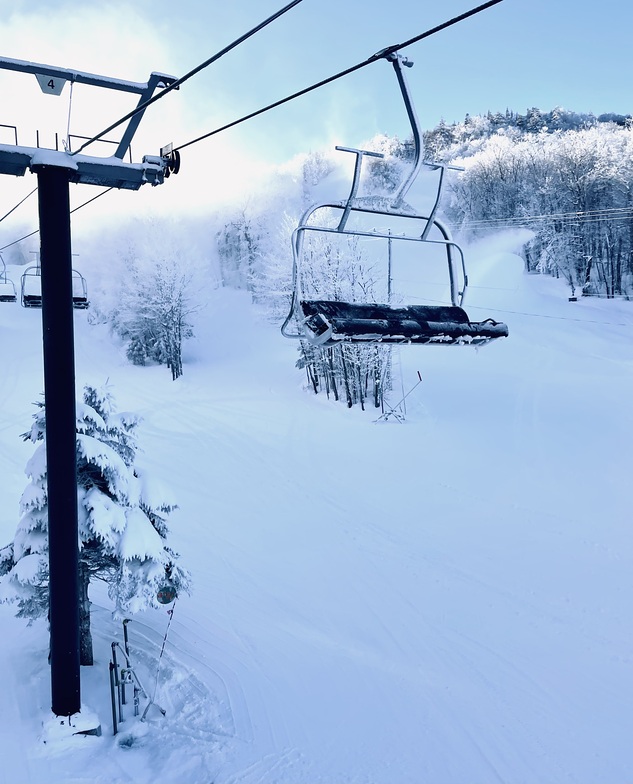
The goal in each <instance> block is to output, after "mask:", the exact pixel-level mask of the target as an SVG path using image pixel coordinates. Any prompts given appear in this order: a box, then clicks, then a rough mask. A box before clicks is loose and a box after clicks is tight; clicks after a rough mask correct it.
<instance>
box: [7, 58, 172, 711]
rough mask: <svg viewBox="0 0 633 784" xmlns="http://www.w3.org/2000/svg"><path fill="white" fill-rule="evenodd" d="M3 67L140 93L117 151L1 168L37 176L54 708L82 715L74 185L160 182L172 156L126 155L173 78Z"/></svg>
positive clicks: (20, 150) (46, 85)
mask: <svg viewBox="0 0 633 784" xmlns="http://www.w3.org/2000/svg"><path fill="white" fill-rule="evenodd" d="M0 68H3V69H5V70H10V71H18V72H22V73H29V74H34V75H35V76H36V77H37V80H38V82H39V84H40V87H41V88H42V90H43V91H44V92H47V93H50V94H52V95H59V94H60V93H61V91H62V89H63V87H64V84H65V83H66V82H67V81H70V82H71V83H72V82H79V83H83V84H89V85H93V86H96V87H104V88H107V89H112V90H119V91H123V92H129V93H135V94H137V95H139V102H138V107H137V108H138V111H137V112H136V113H135V114H134V115H133V116H132V117H131V119H130V121H129V123H128V125H127V127H126V128H125V131H124V133H123V136H122V138H121V141H120V143H119V145H118V147H117V149H116V152H115V154H114V156H112V157H110V158H98V157H92V156H88V155H82V154H77V155H73V154H72V153H70V152H68V151H60V150H52V149H43V148H40V147H21V146H19V145H18V139H17V131H16V139H15V142H16V143H15V145H4V144H1V145H0V174H12V175H14V176H18V177H20V176H23V175H24V174H25V173H26V171H27V170H29V171H31V172H32V173H34V174H36V175H37V182H38V199H39V201H38V210H39V223H40V241H41V254H40V260H41V277H42V333H43V354H44V399H45V411H46V460H47V471H48V536H49V570H50V576H49V580H50V582H49V585H50V657H51V700H52V705H51V707H52V710H53V713H54V714H56V715H57V716H72V715H74V714H76V713H79V712H80V711H81V692H80V667H79V590H78V589H79V583H78V574H79V550H78V522H77V470H76V437H75V428H76V419H75V355H74V332H73V302H72V264H71V255H72V254H71V229H70V198H69V185H70V183H81V184H89V185H101V186H106V187H110V188H125V189H128V190H138V189H139V188H140V187H141V185H144V184H145V183H148V182H149V183H151V184H152V185H160V184H162V183H163V182H164V179H165V177H166V176H169V174H170V170H172V169H173V158H170V157H168V156H163V155H159V156H147V155H146V156H145V157H144V158H143V161H142V163H140V164H134V163H126V162H124V160H123V158H124V156H125V154H126V153H127V151H128V149H129V147H130V142H131V140H132V137H133V136H134V133H135V131H136V129H137V128H138V125H139V123H140V121H141V118H142V116H143V112H144V106H143V104H144V103H145V102H146V101H148V100H149V99H150V98H151V97H152V94H153V93H154V91H155V89H156V88H159V87H167V86H169V85H171V84H173V83H174V82H175V81H176V78H175V77H172V76H166V75H165V74H160V73H152V74H151V75H150V77H149V79H148V81H147V83H138V82H128V81H123V80H120V79H111V78H109V77H105V76H98V75H96V74H89V73H79V72H75V71H69V70H68V69H65V68H57V67H55V66H50V65H43V64H40V63H31V62H24V61H22V60H13V59H9V58H1V57H0Z"/></svg>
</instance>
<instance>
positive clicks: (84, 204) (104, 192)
mask: <svg viewBox="0 0 633 784" xmlns="http://www.w3.org/2000/svg"><path fill="white" fill-rule="evenodd" d="M36 190H37V188H34V189H33V190H32V191H31V193H35V191H36ZM112 190H114V186H112V187H111V188H107V189H106V190H105V191H101V193H98V194H97V195H96V196H93V197H92V198H91V199H88V201H85V202H83V204H80V205H79V206H78V207H75V208H73V209H72V210H71V211H70V215H72V214H73V212H77V210H80V209H81V208H82V207H85V206H86V205H87V204H90V203H91V202H93V201H96V200H97V199H100V198H101V197H102V196H105V195H106V193H109V192H110V191H112ZM31 193H29V195H28V196H25V197H24V199H22V201H25V200H26V199H28V197H29V196H30V195H31ZM20 204H22V202H20ZM20 204H16V206H15V207H14V208H13V210H15V209H16V207H19V206H20ZM13 210H11V212H13ZM9 214H10V213H7V215H9ZM5 217H6V215H5ZM39 231H40V230H39V229H35V231H32V232H31V233H30V234H25V235H24V237H20V239H19V240H13V242H10V243H9V244H8V245H3V246H2V247H1V248H0V250H6V249H7V248H10V247H11V246H12V245H17V244H18V242H22V240H28V238H29V237H33V235H35V234H39Z"/></svg>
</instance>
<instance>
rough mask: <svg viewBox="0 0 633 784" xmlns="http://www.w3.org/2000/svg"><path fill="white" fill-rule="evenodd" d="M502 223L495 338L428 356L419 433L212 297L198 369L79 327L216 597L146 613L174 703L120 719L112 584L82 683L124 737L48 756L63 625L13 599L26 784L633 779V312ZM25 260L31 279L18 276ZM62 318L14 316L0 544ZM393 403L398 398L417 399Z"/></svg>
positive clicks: (10, 666)
mask: <svg viewBox="0 0 633 784" xmlns="http://www.w3.org/2000/svg"><path fill="white" fill-rule="evenodd" d="M515 243H516V240H515V239H514V238H513V237H512V236H501V237H499V238H497V239H495V240H488V241H486V242H481V243H480V244H479V245H477V246H474V247H472V248H470V253H469V254H468V257H467V258H468V260H469V271H470V280H471V288H470V290H469V296H468V300H467V302H466V306H467V310H468V311H469V314H470V315H471V317H472V318H473V319H480V318H485V317H487V316H492V317H494V318H497V319H499V320H503V321H506V322H507V323H508V325H509V328H510V338H509V339H507V340H505V341H497V343H495V344H493V345H490V346H488V347H486V348H484V349H481V350H479V351H475V350H472V349H468V348H462V347H409V348H407V347H403V348H402V349H399V352H398V353H399V359H400V364H401V366H402V377H403V385H404V389H405V391H406V390H407V389H409V388H410V387H412V386H413V384H414V383H415V381H416V380H417V371H418V370H419V371H420V373H421V375H422V378H423V382H422V384H420V385H419V386H418V388H417V389H416V390H415V392H414V393H413V394H412V395H411V396H410V397H409V398H408V399H407V402H408V404H409V405H408V410H407V420H406V422H405V423H404V424H400V423H398V422H397V421H395V420H394V419H392V420H390V421H389V422H386V423H385V422H379V423H374V421H373V420H375V419H376V418H377V416H378V413H379V412H378V413H376V412H375V411H373V410H372V411H370V410H368V411H366V412H361V411H360V410H351V411H349V410H347V409H346V408H345V407H344V406H343V405H339V404H334V403H332V402H328V401H327V400H326V399H325V398H321V397H320V396H319V397H315V396H313V395H312V394H311V393H309V392H308V391H306V390H305V389H304V386H303V383H304V377H303V375H302V373H301V372H300V371H298V370H296V369H295V368H294V361H295V350H296V346H295V345H294V344H293V343H292V342H290V341H286V340H284V339H283V338H282V337H281V336H280V335H279V332H278V328H277V326H275V325H271V324H268V323H266V322H265V321H262V320H260V319H259V318H258V316H257V314H256V313H255V311H254V310H253V309H252V308H251V306H250V305H249V302H248V300H247V298H246V297H245V295H243V294H242V293H240V292H232V291H228V290H224V291H218V292H213V293H212V294H210V302H209V306H208V308H207V309H206V310H205V311H204V313H202V314H201V315H200V324H199V325H198V327H197V329H196V334H197V337H196V339H194V340H192V341H190V343H189V344H188V346H187V350H186V356H185V372H184V376H183V377H182V378H181V379H179V380H178V381H177V382H172V381H171V378H170V375H169V372H168V371H167V370H166V369H165V368H156V367H149V368H138V367H133V366H130V365H129V364H128V363H127V361H126V360H125V358H124V355H123V352H122V350H121V348H120V347H119V346H117V345H115V344H114V343H113V342H112V339H111V338H110V337H109V336H108V334H107V332H106V331H105V328H104V327H103V326H94V325H90V324H88V321H87V319H88V317H89V313H88V312H77V314H76V344H77V345H76V353H77V379H78V385H81V384H83V382H88V381H90V382H91V383H95V384H101V383H103V382H104V381H105V380H106V379H109V382H110V383H111V384H112V388H113V392H114V394H115V396H116V399H117V403H118V406H119V409H120V410H132V411H135V412H138V413H141V414H142V416H143V418H144V421H143V424H142V425H141V427H140V429H139V434H140V440H141V444H142V447H143V449H144V454H143V457H142V462H143V464H144V465H145V466H146V467H147V468H149V469H150V470H151V471H152V473H153V474H155V475H156V476H158V477H159V478H160V479H161V480H162V481H164V483H165V484H168V485H169V486H170V487H171V488H172V489H173V491H174V493H175V495H176V497H177V499H178V501H179V504H180V508H179V510H178V511H177V512H176V513H174V514H173V516H172V518H171V536H172V539H171V541H172V543H173V546H174V547H175V549H176V550H178V551H179V552H180V553H181V555H182V561H183V563H184V565H185V566H187V567H188V568H189V569H190V570H191V571H192V573H193V577H194V593H193V594H192V596H191V597H186V596H185V597H181V598H179V599H178V600H177V602H176V604H175V606H174V614H173V620H172V623H171V627H170V631H169V636H168V638H167V642H166V644H165V650H164V656H163V658H162V659H161V662H160V670H159V672H158V676H157V675H156V667H157V661H158V658H159V654H160V650H161V646H162V644H163V640H164V635H165V632H166V629H167V624H168V620H169V618H168V616H167V614H166V613H165V612H159V611H151V612H146V613H143V614H141V615H139V616H136V617H135V618H134V619H133V621H132V623H131V624H130V644H131V648H132V654H133V656H135V657H136V659H137V660H138V662H139V672H140V673H141V676H142V679H143V680H144V683H145V684H146V685H148V686H149V687H150V690H153V688H154V685H156V702H157V703H159V704H160V705H161V706H162V707H163V708H164V709H165V710H166V716H165V717H162V716H161V715H160V714H159V712H158V711H156V710H153V709H151V710H150V712H149V713H148V720H147V721H146V722H145V723H143V724H140V723H139V722H138V721H137V720H135V719H134V718H133V717H132V716H131V715H130V712H129V711H128V714H127V715H128V720H127V721H126V722H125V723H124V724H122V725H121V732H120V734H119V735H117V736H116V737H114V736H113V735H112V725H111V714H110V705H109V682H108V661H109V656H110V644H111V642H112V641H113V640H116V639H118V640H121V638H122V634H121V628H120V625H119V624H118V623H115V622H114V621H113V620H112V619H111V617H110V612H109V603H108V599H107V596H106V594H105V591H104V590H103V588H102V587H101V586H95V587H94V588H93V591H92V599H93V602H94V620H93V627H94V634H95V648H96V664H95V666H94V667H93V668H83V669H82V700H83V702H84V704H85V705H86V706H87V708H90V709H92V710H94V711H96V712H97V714H98V716H99V719H100V721H101V724H102V728H103V734H102V736H101V737H98V738H97V737H79V736H75V737H73V738H70V739H67V740H64V741H58V742H52V743H51V742H49V743H46V744H45V743H43V740H42V722H43V721H44V722H45V721H46V720H47V718H48V717H49V708H50V684H49V672H48V666H47V664H46V652H47V635H46V630H45V628H44V624H43V623H42V622H39V623H37V624H35V625H33V626H32V627H27V626H26V625H25V623H24V622H23V621H20V620H17V619H15V618H14V617H13V609H12V608H11V607H10V606H6V605H1V606H0V634H1V635H2V639H3V645H2V646H1V647H0V671H2V672H3V674H4V678H3V682H4V686H3V688H2V689H0V715H2V716H3V717H4V719H5V721H4V722H3V732H2V733H0V759H1V760H2V764H1V765H0V782H2V783H3V784H4V783H5V782H6V784H40V783H41V782H43V781H47V782H50V783H51V784H62V782H63V784H71V783H72V784H79V783H80V782H81V783H82V784H84V783H87V782H91V784H106V783H107V784H131V783H132V782H134V784H150V783H151V784H175V783H176V782H178V784H210V782H214V784H237V783H238V782H239V784H273V782H275V784H427V783H428V784H491V783H492V782H503V783H504V784H562V782H565V784H630V782H631V781H633V773H632V771H633V752H632V747H631V744H630V737H631V730H632V729H633V726H632V720H631V710H630V706H631V702H632V699H633V678H632V677H631V676H632V672H631V670H632V657H631V635H630V629H631V621H632V618H631V615H632V610H631V601H630V597H631V595H633V593H632V590H633V563H632V560H633V558H632V554H633V549H632V547H631V544H632V541H631V526H630V468H631V466H630V460H629V459H628V457H627V456H628V455H629V454H630V445H631V443H633V411H632V408H631V404H630V402H631V399H633V341H632V340H631V335H632V330H631V328H632V326H633V307H632V305H631V303H629V302H625V301H609V302H607V301H599V300H593V299H582V300H580V301H579V302H576V303H570V302H568V301H567V296H568V294H567V290H566V289H565V287H564V286H563V285H562V283H561V282H560V281H555V280H553V279H551V278H544V277H540V276H528V275H525V274H524V273H523V271H522V265H521V261H520V259H519V258H518V257H517V256H516V255H514V253H513V250H514V244H515ZM12 271H13V270H10V273H11V272H12ZM39 319H40V314H39V313H38V312H37V311H27V310H24V309H22V308H20V307H19V306H17V305H2V306H0V335H1V336H2V337H1V340H0V361H1V365H2V368H3V372H2V374H1V375H0V401H1V405H0V492H1V495H2V499H3V501H2V507H1V510H0V536H1V538H2V544H4V543H5V542H8V541H9V540H10V539H11V537H12V536H13V532H14V529H15V526H16V523H17V519H18V502H19V498H20V495H21V492H22V490H23V489H24V487H25V485H26V477H25V476H24V473H23V471H24V465H25V464H26V461H27V459H28V457H29V456H30V454H31V451H32V445H29V444H24V443H22V441H21V440H20V438H19V435H20V433H22V432H24V431H25V430H26V429H27V428H28V427H29V426H30V417H31V414H32V412H33V407H32V402H33V401H34V400H35V399H37V397H38V395H39V394H40V393H41V391H42V370H41V325H40V321H39ZM398 393H399V390H397V391H396V392H394V395H393V400H392V402H393V403H395V402H396V401H397V399H398V398H399V396H400V395H399V394H398Z"/></svg>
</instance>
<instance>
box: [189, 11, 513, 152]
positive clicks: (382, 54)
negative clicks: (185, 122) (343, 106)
mask: <svg viewBox="0 0 633 784" xmlns="http://www.w3.org/2000/svg"><path fill="white" fill-rule="evenodd" d="M501 2H503V0H489V2H487V3H484V4H483V5H479V6H477V7H476V8H473V9H471V10H470V11H466V12H465V13H463V14H460V15H459V16H456V17H454V18H453V19H449V20H448V21H447V22H443V23H442V24H440V25H437V26H436V27H433V28H431V29H430V30H426V31H425V32H424V33H420V34H419V35H416V36H414V37H413V38H409V39H408V40H407V41H403V42H402V43H400V44H394V45H393V46H388V47H387V48H386V49H381V50H380V51H379V52H376V54H373V55H372V56H371V57H368V58H367V60H363V62H361V63H357V64H356V65H352V66H351V67H350V68H346V69H345V70H344V71H340V72H339V73H337V74H334V75H333V76H329V77H328V78H327V79H322V80H321V81H320V82H317V83H316V84H313V85H311V86H310V87H305V88H304V89H303V90H299V91H298V92H296V93H293V94H292V95H288V96H287V97H286V98H282V99H281V100H279V101H275V102H274V103H271V104H268V106H264V107H263V108H262V109H258V110H257V111H254V112H251V113H250V114H247V115H244V117H240V118H239V119H238V120H234V121H233V122H230V123H227V124H226V125H223V126H222V127H220V128H216V129H215V130H214V131H209V133H205V134H203V135H202V136H198V137H197V138H195V139H192V140H191V141H188V142H185V143H184V144H180V145H178V147H174V151H176V150H184V149H185V147H189V146H191V145H192V144H197V143H198V142H201V141H203V140H204V139H208V138H209V137H210V136H215V134H217V133H221V132H222V131H226V130H228V129H229V128H233V127H234V126H236V125H240V123H243V122H246V121H247V120H252V119H253V117H257V116H259V115H260V114H264V112H268V111H270V110H271V109H275V108H277V107H278V106H281V105H282V104H285V103H288V102H289V101H294V99H295V98H300V97H301V96H302V95H306V94H307V93H310V92H312V91H313V90H317V89H318V88H319V87H323V86H325V85H326V84H330V83H331V82H334V81H336V80H337V79H341V78H342V77H343V76H348V75H349V74H351V73H354V72H355V71H358V70H360V69H361V68H364V67H365V66H367V65H370V64H371V63H375V62H376V61H377V60H383V59H385V58H388V57H389V56H390V55H392V54H395V52H397V51H399V50H400V49H404V48H405V47H407V46H411V44H414V43H417V42H418V41H421V40H422V39H424V38H428V37H429V36H431V35H434V34H435V33H439V32H440V31H441V30H445V29H446V28H447V27H451V26H452V25H454V24H457V22H461V21H463V20H464V19H468V17H470V16H474V15H475V14H478V13H479V12H480V11H484V10H485V9H487V8H490V7H491V6H493V5H497V4H498V3H501Z"/></svg>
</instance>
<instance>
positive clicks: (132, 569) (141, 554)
mask: <svg viewBox="0 0 633 784" xmlns="http://www.w3.org/2000/svg"><path fill="white" fill-rule="evenodd" d="M36 405H37V407H38V410H37V412H36V413H35V414H34V420H35V421H34V423H33V425H32V427H31V429H30V431H28V432H27V433H24V434H23V438H24V440H27V441H32V442H33V443H35V444H38V446H37V448H36V450H35V452H34V454H33V456H32V457H31V459H30V460H29V461H28V463H27V466H26V470H25V472H26V474H27V476H28V477H29V478H30V482H29V484H28V485H27V487H26V489H25V491H24V493H23V495H22V499H21V503H20V506H21V512H22V517H21V519H20V522H19V524H18V528H17V531H16V534H15V538H14V540H13V542H11V543H10V544H9V545H7V546H6V547H5V548H3V549H2V550H0V589H1V593H0V598H1V599H2V600H4V601H16V602H17V606H18V610H17V613H16V614H17V616H18V617H20V618H26V619H28V620H29V622H32V621H33V620H35V619H36V618H41V617H44V616H46V615H47V613H48V509H47V489H46V444H45V438H46V430H45V426H46V420H45V409H44V404H43V403H41V402H38V403H36ZM138 425H139V419H138V417H137V416H135V415H131V414H123V413H122V414H117V413H116V411H115V405H114V399H113V396H112V394H111V393H110V391H109V389H108V388H107V387H103V388H101V389H97V388H95V387H92V386H86V387H84V393H83V400H82V402H78V403H77V492H78V518H79V540H80V545H79V546H80V550H79V597H80V608H79V611H80V660H81V664H84V665H85V664H88V665H89V664H92V662H93V654H92V638H91V633H90V600H89V598H88V588H89V585H90V581H91V580H92V579H101V580H104V581H105V582H106V583H107V584H108V593H109V595H110V598H111V599H112V601H113V602H114V613H115V617H123V616H124V615H127V614H133V613H136V612H138V611H140V610H143V609H146V608H148V607H156V606H158V603H157V599H156V595H157V591H158V590H159V588H161V587H163V586H164V585H165V584H171V585H172V586H173V587H174V589H175V590H176V592H180V591H186V592H187V591H188V590H189V583H190V578H189V574H188V572H187V571H186V570H184V569H183V568H182V567H181V566H179V565H178V563H177V561H178V555H177V554H176V553H175V552H174V551H173V550H172V549H171V548H170V547H169V546H168V545H167V543H166V539H167V535H168V528H167V517H168V515H169V513H170V512H171V511H173V510H174V509H175V508H176V504H175V502H174V501H173V500H172V499H171V498H169V496H168V494H167V493H166V492H165V490H164V489H163V488H161V487H160V485H159V484H158V483H157V482H156V481H155V480H153V479H152V478H151V477H149V476H148V475H147V474H146V473H145V472H144V471H142V470H141V469H140V468H139V467H138V466H137V465H135V462H136V456H137V450H138V447H137V443H136V429H137V427H138Z"/></svg>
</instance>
